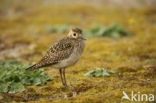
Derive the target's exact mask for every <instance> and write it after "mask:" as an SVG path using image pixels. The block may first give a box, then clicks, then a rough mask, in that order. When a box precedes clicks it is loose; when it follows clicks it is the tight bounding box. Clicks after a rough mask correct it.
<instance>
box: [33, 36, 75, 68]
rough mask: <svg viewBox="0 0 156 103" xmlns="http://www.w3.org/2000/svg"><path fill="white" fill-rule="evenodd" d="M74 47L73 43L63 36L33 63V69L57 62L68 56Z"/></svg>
mask: <svg viewBox="0 0 156 103" xmlns="http://www.w3.org/2000/svg"><path fill="white" fill-rule="evenodd" d="M73 49H74V45H73V43H72V41H71V40H70V39H69V38H64V39H62V40H60V41H59V42H57V43H55V44H54V45H53V46H52V47H51V48H50V49H49V50H48V51H47V53H46V55H45V56H44V57H43V58H42V59H41V60H40V61H39V62H38V63H37V64H35V65H34V67H33V68H34V69H36V68H41V67H45V66H48V65H53V64H57V63H58V62H59V61H61V60H64V59H66V58H68V57H69V56H70V55H71V54H72V52H73Z"/></svg>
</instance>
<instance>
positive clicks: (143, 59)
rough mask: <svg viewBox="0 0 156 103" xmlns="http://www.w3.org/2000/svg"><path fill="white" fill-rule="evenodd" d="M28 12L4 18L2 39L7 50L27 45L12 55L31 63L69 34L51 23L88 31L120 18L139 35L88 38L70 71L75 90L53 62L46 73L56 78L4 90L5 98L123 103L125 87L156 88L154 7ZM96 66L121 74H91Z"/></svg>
mask: <svg viewBox="0 0 156 103" xmlns="http://www.w3.org/2000/svg"><path fill="white" fill-rule="evenodd" d="M23 12H24V13H23V14H22V13H19V14H18V15H15V16H12V17H1V19H0V22H1V23H0V43H1V44H3V48H1V51H3V50H7V49H14V48H16V47H18V46H19V45H21V47H22V46H23V45H24V48H22V50H21V51H22V52H23V51H24V53H22V54H21V55H18V57H12V59H20V60H21V61H23V62H25V63H30V64H32V63H34V62H36V61H37V60H39V58H41V57H42V54H43V53H45V51H46V50H47V48H48V47H49V46H50V45H51V44H52V43H53V42H55V41H56V40H58V39H59V38H61V37H62V36H64V34H52V33H49V32H47V31H46V28H47V26H49V25H55V24H69V25H70V24H71V25H77V26H80V27H81V28H83V29H84V30H85V29H88V28H90V27H92V26H94V25H96V24H102V25H106V26H107V25H110V24H113V23H118V24H121V25H123V26H124V27H125V28H127V29H128V30H130V31H131V32H132V34H133V35H132V36H130V37H124V38H121V39H112V38H106V37H103V38H99V37H94V38H88V40H87V41H86V48H85V51H84V54H83V56H82V58H81V60H80V61H79V62H78V63H77V64H76V65H75V66H72V67H69V68H67V70H66V75H67V80H68V84H69V85H70V89H65V88H64V87H62V84H61V81H60V77H59V72H58V70H56V69H52V68H50V67H49V68H47V69H46V72H47V73H48V75H49V76H53V77H54V80H53V81H51V82H49V83H48V84H47V85H45V86H32V87H28V89H27V90H26V91H24V92H22V93H16V94H11V95H8V94H2V98H3V99H2V102H22V101H25V102H29V103H120V102H121V97H122V91H126V92H131V91H135V92H141V93H156V79H155V77H156V76H155V73H156V67H154V65H156V46H155V45H156V35H155V33H156V28H155V27H156V26H155V25H156V19H155V17H156V15H155V12H154V11H153V12H150V10H149V9H139V10H135V9H129V10H123V9H122V10H121V9H110V8H109V9H108V8H104V7H92V6H88V5H74V6H72V5H68V6H65V5H61V6H55V5H54V6H48V7H46V6H45V7H38V8H35V7H34V8H32V9H28V11H23ZM31 45H33V47H34V49H32V48H31ZM29 46H30V48H29ZM25 52H26V53H25ZM8 53H10V52H9V51H8ZM19 53H20V51H19ZM4 54H5V53H4ZM3 56H4V57H5V58H3V59H10V57H8V55H7V54H6V55H3ZM15 56H16V55H15ZM1 58H2V57H1ZM152 66H153V67H152ZM94 67H104V68H109V69H112V70H117V71H119V74H117V75H115V76H112V77H106V78H89V77H85V76H84V74H85V73H86V72H88V71H89V70H91V69H93V68H94ZM123 102H124V103H130V102H128V101H123Z"/></svg>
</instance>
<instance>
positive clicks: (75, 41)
mask: <svg viewBox="0 0 156 103" xmlns="http://www.w3.org/2000/svg"><path fill="white" fill-rule="evenodd" d="M84 40H85V39H84V37H83V33H82V30H81V29H79V28H73V29H71V30H70V31H69V33H68V35H67V36H66V37H64V38H63V39H61V40H60V41H58V42H56V43H55V44H54V45H53V46H52V47H50V49H49V50H48V51H47V53H46V55H45V56H44V57H43V58H42V59H41V60H40V61H39V62H37V63H36V64H34V65H33V66H31V67H29V68H27V69H31V70H34V69H38V68H42V67H48V66H52V67H54V68H57V69H59V72H60V76H61V81H62V84H63V85H64V86H67V83H66V77H65V68H66V67H69V66H72V65H74V64H75V63H76V62H77V61H78V60H79V58H80V57H81V54H82V52H83V50H84V47H85V42H84Z"/></svg>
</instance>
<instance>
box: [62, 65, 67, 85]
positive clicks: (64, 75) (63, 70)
mask: <svg viewBox="0 0 156 103" xmlns="http://www.w3.org/2000/svg"><path fill="white" fill-rule="evenodd" d="M62 73H63V79H64V86H65V87H67V82H66V74H65V68H63V69H62Z"/></svg>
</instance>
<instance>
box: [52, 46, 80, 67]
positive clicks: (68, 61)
mask: <svg viewBox="0 0 156 103" xmlns="http://www.w3.org/2000/svg"><path fill="white" fill-rule="evenodd" d="M81 54H82V53H81V52H79V51H78V50H77V49H74V51H73V53H72V54H71V55H70V57H69V58H67V59H65V60H62V61H60V62H59V63H58V64H56V65H54V66H53V67H55V68H65V67H68V66H71V65H74V64H75V63H76V62H77V61H78V60H79V59H80V57H81Z"/></svg>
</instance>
